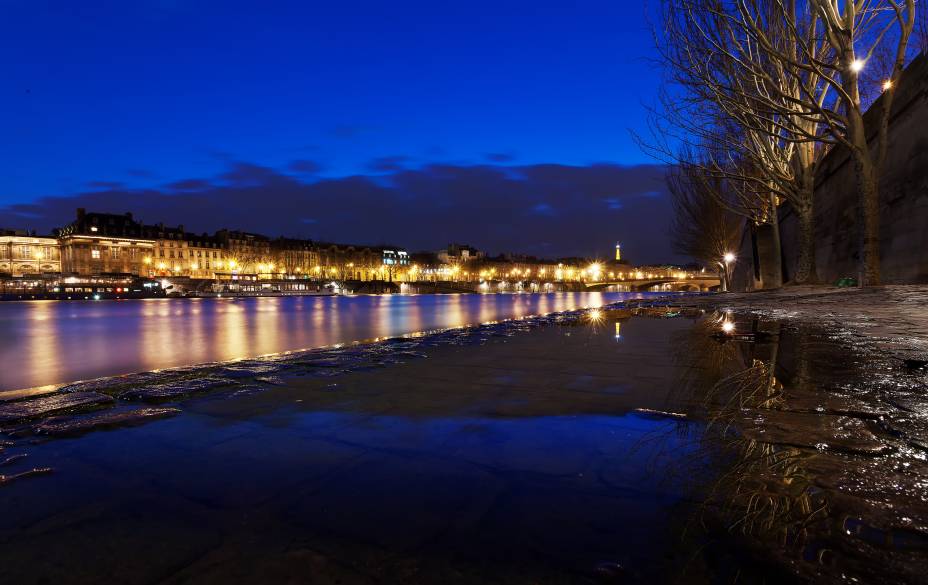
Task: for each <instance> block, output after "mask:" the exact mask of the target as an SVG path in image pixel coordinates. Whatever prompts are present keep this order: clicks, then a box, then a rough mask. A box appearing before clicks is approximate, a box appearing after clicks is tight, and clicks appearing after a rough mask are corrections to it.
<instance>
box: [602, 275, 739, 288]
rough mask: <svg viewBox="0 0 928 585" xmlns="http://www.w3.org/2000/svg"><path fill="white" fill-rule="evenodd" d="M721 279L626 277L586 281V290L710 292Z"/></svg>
mask: <svg viewBox="0 0 928 585" xmlns="http://www.w3.org/2000/svg"><path fill="white" fill-rule="evenodd" d="M720 284H721V281H720V280H719V278H718V276H694V277H686V278H675V277H670V276H661V277H654V278H641V279H626V280H614V281H604V282H587V283H584V286H585V289H586V290H600V291H609V290H616V291H637V292H644V291H676V292H708V291H711V290H717V289H718V288H719V285H720Z"/></svg>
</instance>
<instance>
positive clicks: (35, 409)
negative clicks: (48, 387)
mask: <svg viewBox="0 0 928 585" xmlns="http://www.w3.org/2000/svg"><path fill="white" fill-rule="evenodd" d="M112 402H113V398H112V397H110V396H107V395H106V394H100V393H98V392H68V393H58V394H52V395H50V396H42V397H40V398H33V399H32V400H23V401H20V402H10V403H5V404H0V423H12V422H19V421H24V420H29V419H34V418H40V417H43V416H49V415H52V414H59V413H62V412H68V411H75V410H83V409H90V408H95V407H99V406H103V405H106V404H111V403H112Z"/></svg>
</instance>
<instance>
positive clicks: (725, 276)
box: [719, 252, 735, 292]
mask: <svg viewBox="0 0 928 585" xmlns="http://www.w3.org/2000/svg"><path fill="white" fill-rule="evenodd" d="M722 261H723V262H724V264H723V263H722V262H719V266H721V267H722V271H723V273H722V292H728V281H729V280H731V263H732V262H734V261H735V255H734V254H733V253H731V252H725V255H724V256H722Z"/></svg>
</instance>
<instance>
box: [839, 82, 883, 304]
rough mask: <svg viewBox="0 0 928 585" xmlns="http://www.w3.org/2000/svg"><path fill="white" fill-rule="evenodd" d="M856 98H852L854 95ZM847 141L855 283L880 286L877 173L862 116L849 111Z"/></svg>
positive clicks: (858, 112) (854, 111)
mask: <svg viewBox="0 0 928 585" xmlns="http://www.w3.org/2000/svg"><path fill="white" fill-rule="evenodd" d="M855 97H856V94H855ZM849 110H850V111H849V112H848V128H847V130H848V139H849V140H850V142H851V144H852V145H853V148H852V149H851V156H852V157H853V158H854V173H855V175H856V177H857V235H858V244H859V245H858V250H859V254H860V259H859V262H860V264H859V266H860V267H859V269H858V278H857V283H858V285H860V286H877V285H879V284H880V190H879V184H878V177H879V171H878V169H877V166H876V165H875V164H874V162H873V160H872V159H871V158H870V154H871V153H870V145H869V144H868V142H867V130H866V127H865V126H864V119H863V116H862V115H861V114H860V111H859V110H858V109H856V108H849Z"/></svg>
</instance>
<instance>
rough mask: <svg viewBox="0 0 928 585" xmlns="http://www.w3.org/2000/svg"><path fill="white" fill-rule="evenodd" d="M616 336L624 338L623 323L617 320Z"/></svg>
mask: <svg viewBox="0 0 928 585" xmlns="http://www.w3.org/2000/svg"><path fill="white" fill-rule="evenodd" d="M615 338H616V339H622V324H621V323H619V322H618V321H616V322H615Z"/></svg>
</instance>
